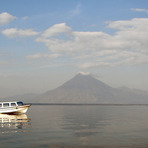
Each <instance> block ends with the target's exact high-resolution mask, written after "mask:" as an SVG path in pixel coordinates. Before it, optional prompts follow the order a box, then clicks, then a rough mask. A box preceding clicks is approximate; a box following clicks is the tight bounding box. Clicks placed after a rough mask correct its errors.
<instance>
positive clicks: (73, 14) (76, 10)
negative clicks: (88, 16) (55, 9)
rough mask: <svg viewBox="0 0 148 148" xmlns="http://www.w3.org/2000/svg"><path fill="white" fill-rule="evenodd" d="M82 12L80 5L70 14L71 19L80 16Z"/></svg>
mask: <svg viewBox="0 0 148 148" xmlns="http://www.w3.org/2000/svg"><path fill="white" fill-rule="evenodd" d="M80 12H81V4H80V3H78V4H77V6H76V8H75V9H73V10H72V11H71V12H70V16H71V17H73V16H76V15H78V14H80Z"/></svg>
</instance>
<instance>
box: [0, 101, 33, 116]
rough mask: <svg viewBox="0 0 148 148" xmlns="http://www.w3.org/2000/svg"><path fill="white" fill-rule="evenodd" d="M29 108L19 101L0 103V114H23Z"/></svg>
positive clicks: (28, 105)
mask: <svg viewBox="0 0 148 148" xmlns="http://www.w3.org/2000/svg"><path fill="white" fill-rule="evenodd" d="M30 106H31V105H30V104H24V103H23V102H21V101H13V102H0V114H23V113H26V112H27V110H28V108H29V107H30Z"/></svg>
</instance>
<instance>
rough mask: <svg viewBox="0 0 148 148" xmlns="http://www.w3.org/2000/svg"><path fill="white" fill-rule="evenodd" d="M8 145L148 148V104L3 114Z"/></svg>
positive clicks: (0, 141) (0, 135) (0, 123)
mask: <svg viewBox="0 0 148 148" xmlns="http://www.w3.org/2000/svg"><path fill="white" fill-rule="evenodd" d="M5 147H6V148H8V147H9V148H11V147H12V148H13V147H14V148H17V147H18V148H21V147H29V148H30V147H31V148H34V147H35V148H36V147H43V148H46V147H49V148H97V147H102V148H106V147H109V148H110V147H112V148H114V147H115V148H118V147H122V148H123V147H148V106H105V105H104V106H100V105H98V106H97V105H96V106H95V105H88V106H83V105H65V106H64V105H32V106H31V107H30V109H29V110H28V112H27V114H24V115H0V148H5Z"/></svg>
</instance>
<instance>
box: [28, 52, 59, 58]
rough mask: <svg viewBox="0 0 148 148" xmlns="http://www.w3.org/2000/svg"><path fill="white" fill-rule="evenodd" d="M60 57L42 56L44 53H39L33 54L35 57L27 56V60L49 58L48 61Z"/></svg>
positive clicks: (52, 55)
mask: <svg viewBox="0 0 148 148" xmlns="http://www.w3.org/2000/svg"><path fill="white" fill-rule="evenodd" d="M58 57H60V54H42V53H38V54H33V55H28V56H26V58H28V59H43V58H47V59H55V58H58Z"/></svg>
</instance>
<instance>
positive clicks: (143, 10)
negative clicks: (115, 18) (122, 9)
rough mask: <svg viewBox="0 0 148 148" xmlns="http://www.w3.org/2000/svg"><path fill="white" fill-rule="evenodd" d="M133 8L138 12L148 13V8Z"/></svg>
mask: <svg viewBox="0 0 148 148" xmlns="http://www.w3.org/2000/svg"><path fill="white" fill-rule="evenodd" d="M131 10H133V11H138V12H146V13H148V9H139V8H131Z"/></svg>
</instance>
